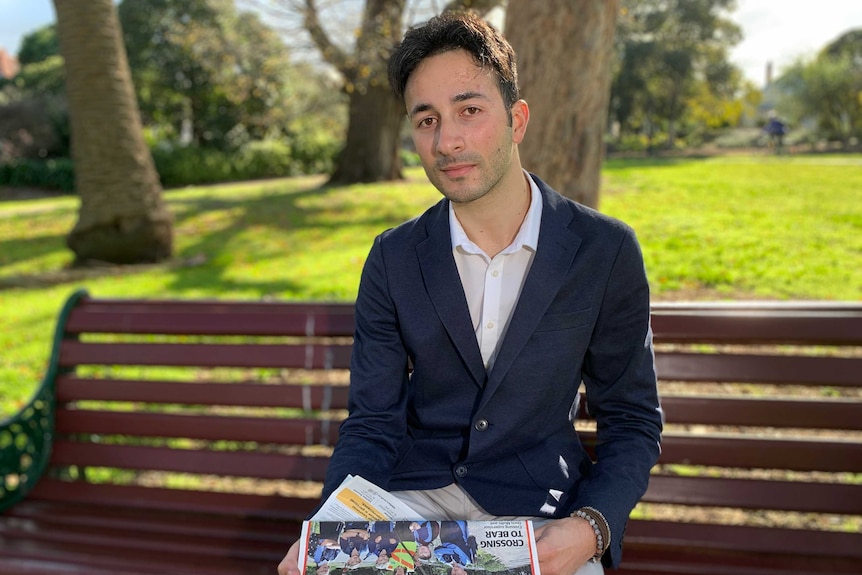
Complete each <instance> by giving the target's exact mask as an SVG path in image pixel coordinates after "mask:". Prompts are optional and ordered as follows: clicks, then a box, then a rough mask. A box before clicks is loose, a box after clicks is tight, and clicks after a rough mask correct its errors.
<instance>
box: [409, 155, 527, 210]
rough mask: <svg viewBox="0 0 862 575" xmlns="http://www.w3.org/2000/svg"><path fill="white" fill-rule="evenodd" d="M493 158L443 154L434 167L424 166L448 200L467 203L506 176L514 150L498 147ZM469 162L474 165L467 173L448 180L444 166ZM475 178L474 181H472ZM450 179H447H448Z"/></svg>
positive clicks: (436, 186) (479, 197)
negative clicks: (506, 151) (489, 160)
mask: <svg viewBox="0 0 862 575" xmlns="http://www.w3.org/2000/svg"><path fill="white" fill-rule="evenodd" d="M493 157H494V160H493V161H491V162H486V161H485V159H484V158H482V157H481V156H478V155H468V156H460V157H457V158H444V159H441V160H438V161H437V162H435V164H434V166H433V169H432V170H428V169H427V168H426V169H425V173H426V175H427V176H428V179H429V180H430V181H431V183H432V184H433V185H434V187H435V188H437V190H438V191H439V192H440V193H441V194H443V197H445V198H446V199H447V200H449V201H450V202H452V203H453V204H468V203H470V202H475V201H476V200H479V199H481V198H483V197H485V196H486V195H488V194H489V193H490V192H491V191H493V190H494V189H496V188H497V187H498V186H499V185H500V182H501V181H502V180H503V178H505V176H506V173H507V172H508V168H509V165H510V164H511V161H512V155H511V153H508V154H506V153H504V152H502V151H501V150H499V149H498V150H497V152H496V154H495V155H494V156H493ZM461 163H470V164H473V165H474V169H473V170H472V171H471V173H470V174H469V175H468V176H464V177H462V178H457V179H455V180H449V179H448V178H447V177H446V176H445V175H443V174H442V170H443V168H445V167H446V166H448V165H451V164H461ZM471 178H475V181H474V182H472V183H471V182H470V181H469V180H470V179H471ZM447 180H448V181H447Z"/></svg>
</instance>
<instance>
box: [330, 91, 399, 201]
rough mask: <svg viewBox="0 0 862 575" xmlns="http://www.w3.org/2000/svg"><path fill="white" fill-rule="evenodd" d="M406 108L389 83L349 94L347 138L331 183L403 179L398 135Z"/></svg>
mask: <svg viewBox="0 0 862 575" xmlns="http://www.w3.org/2000/svg"><path fill="white" fill-rule="evenodd" d="M403 119H404V108H403V107H402V106H401V103H400V102H399V101H398V100H397V99H396V98H395V96H393V95H392V91H391V90H390V89H389V84H381V83H375V84H373V85H370V86H368V88H367V89H365V90H364V91H359V90H354V91H353V92H352V93H351V94H350V123H349V125H348V129H347V139H346V141H345V144H344V148H343V149H342V151H341V154H340V155H339V156H338V161H337V162H336V165H335V171H334V172H333V173H332V177H331V178H330V182H331V183H333V184H351V183H356V182H362V183H367V182H379V181H386V180H397V179H401V178H402V174H401V160H400V158H399V155H398V151H399V149H400V141H399V136H400V133H401V122H402V120H403Z"/></svg>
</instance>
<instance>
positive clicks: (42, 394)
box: [0, 290, 87, 513]
mask: <svg viewBox="0 0 862 575" xmlns="http://www.w3.org/2000/svg"><path fill="white" fill-rule="evenodd" d="M84 297H87V292H86V291H84V290H79V291H76V292H75V293H73V294H72V295H71V296H70V297H69V299H68V300H66V303H65V305H64V306H63V309H62V310H61V311H60V316H59V319H58V321H57V328H56V330H55V332H54V342H53V345H52V349H51V358H50V360H49V363H48V371H47V373H46V374H45V377H44V379H42V383H41V384H40V385H39V388H38V389H37V390H36V393H35V394H33V397H32V398H31V399H30V401H29V402H28V403H27V405H25V406H24V407H23V408H22V409H21V411H19V412H18V413H16V414H15V415H13V416H12V417H10V418H8V419H6V420H3V421H0V513H2V512H3V511H5V510H7V509H9V508H10V507H11V506H12V505H14V504H15V503H17V502H18V501H20V500H21V499H23V498H24V497H25V496H26V495H27V493H29V492H30V490H32V489H33V487H34V486H35V485H36V483H37V482H38V481H39V479H40V478H41V477H42V475H43V474H44V473H45V469H46V468H47V467H48V462H49V461H50V459H51V449H52V446H53V443H54V417H55V406H56V380H57V375H58V374H59V371H60V368H59V361H60V358H59V353H60V343H61V341H62V340H63V334H64V333H65V326H66V321H67V319H68V317H69V314H70V313H71V310H72V308H74V307H75V305H76V304H77V303H78V301H79V300H80V299H81V298H84Z"/></svg>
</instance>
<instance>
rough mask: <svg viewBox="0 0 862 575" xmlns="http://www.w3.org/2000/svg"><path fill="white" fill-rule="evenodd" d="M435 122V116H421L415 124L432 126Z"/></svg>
mask: <svg viewBox="0 0 862 575" xmlns="http://www.w3.org/2000/svg"><path fill="white" fill-rule="evenodd" d="M435 122H436V119H435V118H433V117H431V116H428V117H427V118H422V119H421V120H419V122H418V123H417V124H416V125H417V126H418V127H420V128H427V127H430V126H433V125H434V123H435Z"/></svg>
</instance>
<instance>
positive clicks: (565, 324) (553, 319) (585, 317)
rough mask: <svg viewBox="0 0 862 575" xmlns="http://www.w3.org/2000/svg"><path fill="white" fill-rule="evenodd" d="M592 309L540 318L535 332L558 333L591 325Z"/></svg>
mask: <svg viewBox="0 0 862 575" xmlns="http://www.w3.org/2000/svg"><path fill="white" fill-rule="evenodd" d="M592 321H593V308H591V307H588V308H585V309H581V310H578V311H572V312H568V313H555V314H549V315H546V316H545V317H543V318H542V320H541V321H540V322H539V325H538V326H537V327H536V331H537V332H538V331H560V330H563V329H574V328H578V327H586V326H590V325H592Z"/></svg>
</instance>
